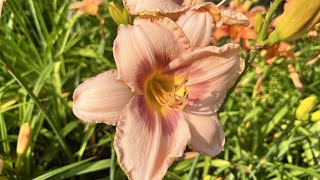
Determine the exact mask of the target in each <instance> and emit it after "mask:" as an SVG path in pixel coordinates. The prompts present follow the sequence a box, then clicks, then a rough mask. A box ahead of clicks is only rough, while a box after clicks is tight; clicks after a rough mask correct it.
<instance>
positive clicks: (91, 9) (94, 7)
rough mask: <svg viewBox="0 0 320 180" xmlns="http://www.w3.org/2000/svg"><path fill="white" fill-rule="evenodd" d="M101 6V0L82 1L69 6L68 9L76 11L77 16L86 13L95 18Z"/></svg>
mask: <svg viewBox="0 0 320 180" xmlns="http://www.w3.org/2000/svg"><path fill="white" fill-rule="evenodd" d="M101 4H103V1H101V0H83V1H81V2H80V1H78V2H74V3H72V4H70V6H69V9H78V11H77V14H83V13H88V14H90V15H92V16H96V15H97V14H98V10H99V6H100V5H101Z"/></svg>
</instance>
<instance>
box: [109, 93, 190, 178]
mask: <svg viewBox="0 0 320 180" xmlns="http://www.w3.org/2000/svg"><path fill="white" fill-rule="evenodd" d="M165 117H166V118H164V117H162V115H161V113H160V112H158V111H152V110H150V109H148V108H147V105H146V103H145V101H144V98H143V96H135V97H133V99H132V100H131V102H130V103H129V104H128V106H126V108H125V109H124V116H123V117H122V118H121V120H120V121H119V123H118V125H117V132H116V137H115V142H114V146H115V150H116V152H117V155H118V162H119V164H120V166H121V167H122V169H123V170H124V171H125V172H126V174H127V175H128V177H129V179H139V180H152V179H162V177H163V176H164V175H165V173H166V171H167V169H168V168H169V166H170V165H171V164H172V162H173V161H174V159H176V158H177V157H180V156H182V155H183V152H184V150H185V147H186V145H187V144H188V143H189V141H190V138H191V137H190V132H189V127H188V123H187V122H186V120H185V115H184V114H183V113H181V112H180V113H178V112H174V111H172V110H169V109H168V110H167V114H166V115H165ZM165 121H168V122H170V121H173V122H175V125H174V126H175V127H174V129H172V130H173V131H171V130H168V128H169V129H170V127H169V126H171V125H172V124H171V123H166V122H165Z"/></svg>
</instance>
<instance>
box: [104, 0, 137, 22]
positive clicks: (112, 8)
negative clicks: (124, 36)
mask: <svg viewBox="0 0 320 180" xmlns="http://www.w3.org/2000/svg"><path fill="white" fill-rule="evenodd" d="M108 9H109V14H110V16H111V17H112V19H113V21H114V22H115V23H117V24H118V25H120V24H125V25H126V24H132V23H133V17H132V16H131V15H130V14H129V12H128V10H127V9H126V8H124V7H123V6H121V5H120V4H117V3H114V2H110V3H109V6H108Z"/></svg>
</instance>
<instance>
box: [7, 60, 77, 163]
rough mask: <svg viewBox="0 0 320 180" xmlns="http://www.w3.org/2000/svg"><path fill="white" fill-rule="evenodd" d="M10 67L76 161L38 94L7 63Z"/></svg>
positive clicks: (61, 143)
mask: <svg viewBox="0 0 320 180" xmlns="http://www.w3.org/2000/svg"><path fill="white" fill-rule="evenodd" d="M6 66H7V68H8V71H9V73H10V75H11V76H12V77H13V78H14V79H15V80H16V81H17V82H18V83H19V84H20V85H21V86H22V87H23V88H24V89H25V90H26V91H27V93H28V94H29V96H31V98H32V99H33V100H34V102H35V103H36V105H37V106H38V107H39V108H40V110H41V111H42V112H43V114H44V115H45V117H46V120H47V122H48V124H49V125H50V127H51V128H52V129H53V131H54V133H55V134H56V136H57V138H58V141H59V143H60V145H61V147H62V148H63V150H64V151H65V153H66V155H67V157H68V158H69V161H70V162H74V158H73V156H72V154H71V151H70V149H69V147H68V145H67V143H66V142H65V140H64V138H63V136H62V134H61V133H60V132H59V130H58V128H57V126H56V124H55V123H54V121H53V119H52V118H51V116H50V115H49V113H48V112H47V110H46V109H45V108H44V106H43V104H42V103H41V102H40V101H39V99H38V98H37V96H36V95H35V94H34V93H33V92H32V90H31V89H30V88H29V87H28V86H27V85H26V84H25V83H24V82H23V81H22V78H21V77H20V75H19V74H17V73H15V72H14V71H13V70H12V68H9V67H8V65H6Z"/></svg>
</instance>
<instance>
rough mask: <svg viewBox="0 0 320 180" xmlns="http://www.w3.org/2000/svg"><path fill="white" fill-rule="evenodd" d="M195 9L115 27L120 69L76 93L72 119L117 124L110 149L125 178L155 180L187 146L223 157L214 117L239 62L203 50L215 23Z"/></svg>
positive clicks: (232, 54) (226, 53)
mask: <svg viewBox="0 0 320 180" xmlns="http://www.w3.org/2000/svg"><path fill="white" fill-rule="evenodd" d="M204 6H205V7H209V6H208V5H204ZM197 8H200V7H196V8H194V9H193V10H190V11H188V12H186V13H185V14H184V15H182V16H180V18H179V19H178V20H177V21H176V22H174V21H172V20H171V19H169V18H167V17H160V16H158V17H156V16H141V17H138V18H136V19H135V20H134V25H127V26H126V25H120V26H119V29H118V36H117V38H116V40H115V42H114V47H113V53H114V58H115V62H116V65H117V69H118V70H117V71H114V70H113V71H107V72H105V73H102V74H100V75H98V76H96V77H94V78H91V79H89V80H87V81H85V82H84V83H82V84H81V85H80V86H79V87H78V88H77V89H76V90H75V92H74V95H73V100H74V104H73V112H74V114H75V115H76V116H77V117H79V118H80V119H82V120H84V121H86V122H98V123H106V124H109V125H117V126H116V134H115V140H114V147H115V150H116V153H117V157H118V162H119V164H120V166H121V167H122V169H123V170H124V171H125V172H126V174H127V175H128V177H129V179H139V180H145V179H146V180H150V179H161V178H162V177H163V176H164V175H165V173H166V170H167V169H168V168H169V166H170V165H171V164H172V162H173V161H174V160H175V159H177V158H178V157H180V156H182V155H183V152H184V150H185V148H186V146H187V145H188V146H189V147H190V148H191V149H193V150H194V151H198V152H200V153H203V154H206V155H210V156H215V155H217V154H218V153H220V152H221V151H222V150H223V146H224V142H225V137H224V133H223V129H222V127H221V125H220V123H219V120H218V115H217V111H218V109H219V108H220V106H221V104H222V103H223V100H224V97H225V95H226V93H227V90H228V89H229V88H230V87H231V86H232V85H233V84H234V82H235V80H236V79H237V78H238V76H239V74H240V73H241V71H242V70H243V66H244V63H243V62H242V61H241V60H240V58H239V55H238V53H239V50H240V47H239V45H237V44H227V45H224V46H222V47H214V46H208V45H209V44H210V43H211V40H210V38H207V37H210V36H211V35H212V29H213V28H214V27H215V26H214V22H215V21H214V17H213V16H212V15H211V14H209V15H208V14H207V12H206V11H197ZM194 24H198V25H197V26H194ZM192 32H194V33H192ZM198 32H200V33H198ZM208 39H209V40H208Z"/></svg>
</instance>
